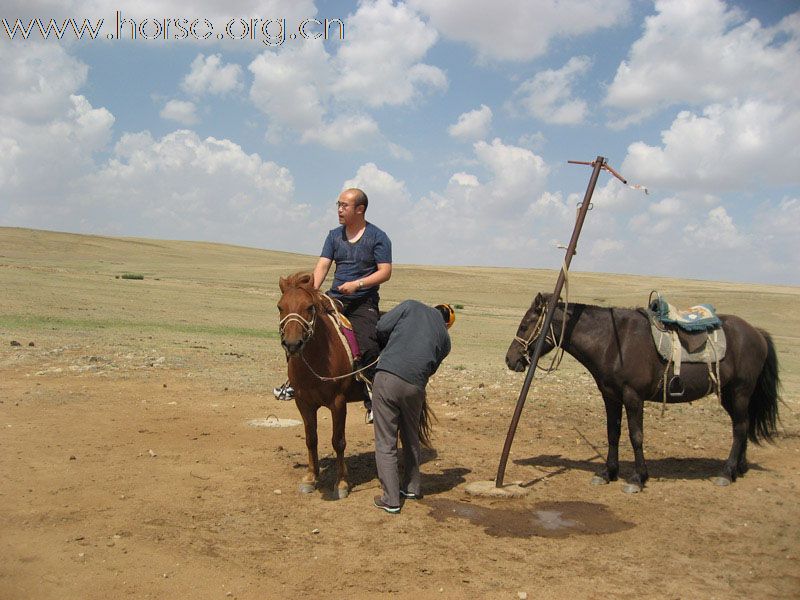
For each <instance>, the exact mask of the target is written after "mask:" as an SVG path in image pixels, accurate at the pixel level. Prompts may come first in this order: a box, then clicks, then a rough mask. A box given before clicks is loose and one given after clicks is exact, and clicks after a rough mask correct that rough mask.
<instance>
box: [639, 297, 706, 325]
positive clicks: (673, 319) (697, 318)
mask: <svg viewBox="0 0 800 600" xmlns="http://www.w3.org/2000/svg"><path fill="white" fill-rule="evenodd" d="M650 310H651V311H652V312H653V314H654V316H655V318H656V319H658V320H659V321H661V322H662V323H668V324H675V325H677V326H678V327H680V328H681V329H684V330H686V331H707V330H709V329H716V328H718V327H721V326H722V321H720V320H719V317H718V316H717V315H716V311H715V309H714V307H713V306H711V305H710V304H698V305H697V306H692V307H691V308H688V309H686V310H678V309H676V308H675V307H674V306H672V305H671V304H669V303H668V302H667V301H666V300H664V299H663V298H660V297H659V298H656V299H655V300H653V302H651V303H650Z"/></svg>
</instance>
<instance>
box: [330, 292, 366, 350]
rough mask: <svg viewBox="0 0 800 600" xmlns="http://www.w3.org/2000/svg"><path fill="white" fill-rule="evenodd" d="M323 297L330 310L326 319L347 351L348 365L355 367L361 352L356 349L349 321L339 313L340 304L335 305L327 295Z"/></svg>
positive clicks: (354, 335)
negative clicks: (326, 300)
mask: <svg viewBox="0 0 800 600" xmlns="http://www.w3.org/2000/svg"><path fill="white" fill-rule="evenodd" d="M323 296H325V298H327V299H328V302H329V303H330V305H331V310H330V311H329V312H328V313H327V315H328V318H329V319H330V320H331V322H332V323H333V326H334V328H335V329H336V332H337V333H338V334H339V339H340V340H341V341H342V344H343V345H344V347H345V350H347V353H348V356H349V358H350V364H351V365H355V361H357V360H358V359H359V358H361V350H360V348H359V347H358V339H357V338H356V332H355V331H354V330H353V325H352V323H350V319H348V318H347V317H345V316H344V315H343V314H342V313H341V312H339V305H340V304H341V303H339V304H338V305H337V301H336V300H334V299H333V298H331V297H330V296H328V295H327V294H323Z"/></svg>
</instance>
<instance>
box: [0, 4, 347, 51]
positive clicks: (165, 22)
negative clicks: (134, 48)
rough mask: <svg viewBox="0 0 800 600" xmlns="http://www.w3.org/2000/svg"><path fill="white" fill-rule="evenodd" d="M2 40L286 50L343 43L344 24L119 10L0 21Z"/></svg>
mask: <svg viewBox="0 0 800 600" xmlns="http://www.w3.org/2000/svg"><path fill="white" fill-rule="evenodd" d="M0 24H2V27H0V36H2V35H5V36H6V37H7V38H8V39H10V40H12V41H20V40H21V41H25V40H29V39H43V40H48V39H56V40H62V39H65V38H72V39H76V40H90V41H94V40H111V41H116V40H145V41H152V40H162V41H170V40H175V41H182V40H190V41H212V42H213V41H223V40H233V41H258V42H261V43H262V44H264V45H265V46H270V47H276V46H281V45H282V44H283V43H284V42H286V41H295V40H299V41H302V40H320V39H321V40H340V41H341V40H344V22H343V21H342V20H341V19H323V20H320V19H314V18H308V19H302V20H300V21H298V22H297V25H296V26H294V27H292V26H290V24H289V23H288V22H287V19H285V18H278V19H269V18H261V17H250V18H247V19H244V18H233V19H230V20H228V21H227V22H225V23H224V24H217V25H215V24H214V23H213V22H212V21H210V20H209V19H206V18H202V17H201V18H192V19H186V18H178V17H162V18H149V17H148V18H144V19H133V18H131V17H127V16H125V15H123V14H122V12H121V11H116V13H115V17H114V19H112V20H109V21H106V20H105V19H94V20H92V19H82V20H78V19H75V18H67V19H62V20H60V21H59V20H56V19H41V18H38V17H37V18H34V19H19V18H16V19H13V20H11V19H6V18H4V19H0Z"/></svg>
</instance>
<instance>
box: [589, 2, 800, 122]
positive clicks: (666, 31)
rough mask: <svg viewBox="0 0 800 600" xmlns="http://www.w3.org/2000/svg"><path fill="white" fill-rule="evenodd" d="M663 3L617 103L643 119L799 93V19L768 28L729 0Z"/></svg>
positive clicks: (617, 82)
mask: <svg viewBox="0 0 800 600" xmlns="http://www.w3.org/2000/svg"><path fill="white" fill-rule="evenodd" d="M655 6H656V14H655V15H654V16H651V17H648V18H647V19H646V20H645V31H644V34H643V35H642V37H641V38H640V39H639V40H637V41H636V42H635V43H634V44H633V46H632V47H631V50H630V53H629V56H628V59H627V60H625V61H623V62H622V63H621V64H620V65H619V68H618V69H617V73H616V76H615V77H614V81H613V82H612V83H611V85H610V86H609V89H608V95H607V97H606V100H605V101H606V103H607V104H608V105H609V106H612V107H616V108H621V109H625V110H630V111H634V112H636V113H638V112H640V113H641V114H640V115H639V116H642V115H646V114H648V113H650V112H652V111H653V110H655V109H656V108H659V107H664V106H668V105H671V104H675V103H680V102H689V103H693V104H705V103H712V102H726V101H727V100H728V99H731V98H736V97H740V98H741V97H742V96H753V95H756V96H758V97H761V98H764V99H765V100H772V101H774V100H776V99H785V98H787V97H795V96H796V93H797V92H796V90H797V89H798V88H800V52H798V48H799V47H800V20H798V19H797V18H793V17H787V18H785V19H784V20H783V21H782V22H781V23H780V24H779V25H777V26H776V27H773V28H765V27H763V26H762V25H761V24H760V23H759V22H758V21H757V20H755V19H750V20H746V16H745V13H744V12H742V11H741V10H740V9H738V8H733V7H728V6H727V5H726V4H725V3H724V2H722V1H721V0H659V1H658V2H656V5H655ZM633 120H636V116H634V117H633Z"/></svg>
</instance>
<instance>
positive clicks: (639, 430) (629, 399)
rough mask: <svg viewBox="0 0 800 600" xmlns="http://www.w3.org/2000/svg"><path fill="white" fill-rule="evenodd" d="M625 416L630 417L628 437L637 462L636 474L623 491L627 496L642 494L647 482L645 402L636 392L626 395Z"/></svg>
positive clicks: (627, 392) (628, 392)
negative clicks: (644, 448)
mask: <svg viewBox="0 0 800 600" xmlns="http://www.w3.org/2000/svg"><path fill="white" fill-rule="evenodd" d="M623 398H624V402H625V415H626V416H627V417H628V435H629V436H630V439H631V446H633V458H634V461H635V466H634V471H635V472H634V474H633V475H632V476H631V477H630V479H628V482H627V483H626V484H625V487H623V488H622V491H623V492H625V493H626V494H635V493H636V492H641V491H642V488H643V487H644V484H645V483H646V482H647V479H648V477H649V475H648V474H647V465H646V464H645V462H644V450H643V443H644V402H643V401H642V400H641V398H639V396H638V395H637V394H636V392H634V391H632V390H628V391H626V392H625V393H624V396H623Z"/></svg>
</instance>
